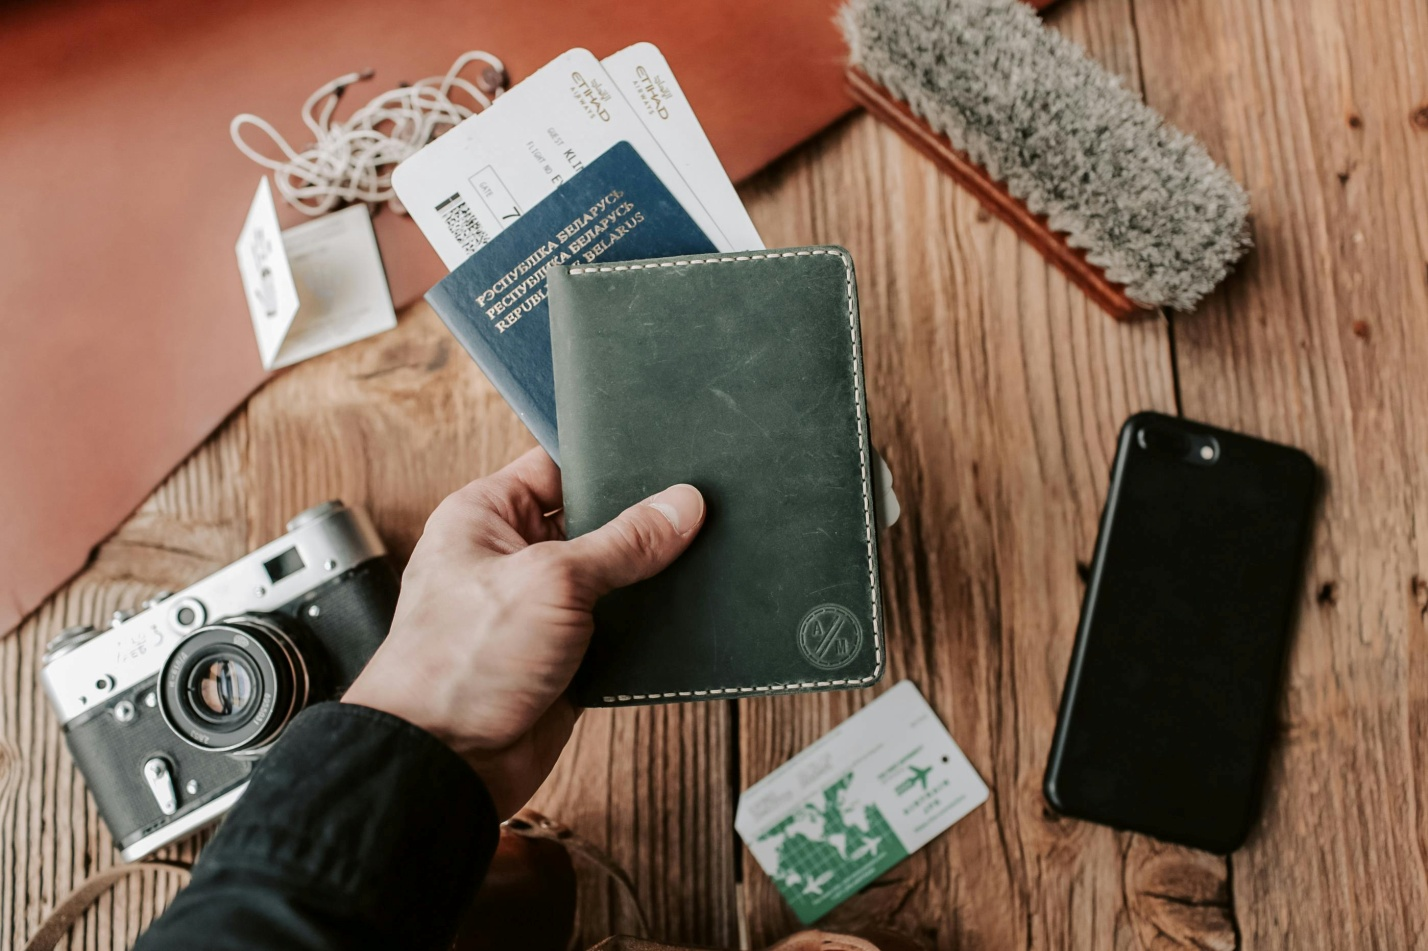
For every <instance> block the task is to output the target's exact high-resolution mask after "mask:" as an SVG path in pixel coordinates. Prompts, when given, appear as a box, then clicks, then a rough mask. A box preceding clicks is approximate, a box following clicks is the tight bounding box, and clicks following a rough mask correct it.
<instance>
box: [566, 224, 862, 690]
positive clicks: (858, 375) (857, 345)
mask: <svg viewBox="0 0 1428 951" xmlns="http://www.w3.org/2000/svg"><path fill="white" fill-rule="evenodd" d="M820 254H829V255H833V256H834V257H837V258H838V260H839V261H840V262H842V264H843V282H844V288H845V291H846V295H847V297H846V305H847V310H848V333H849V337H850V338H851V340H852V351H853V359H852V364H851V369H852V373H853V415H854V419H855V421H856V422H857V424H858V465H859V468H860V470H861V472H860V474H861V476H862V482H863V530H864V532H865V534H866V538H867V548H868V600H869V602H870V604H871V608H872V617H873V670H872V672H871V673H870V674H868V675H867V676H865V677H844V678H841V679H828V680H807V681H800V682H798V683H784V684H762V685H756V686H738V687H708V688H705V689H702V690H668V691H664V692H661V693H632V694H614V695H611V696H605V697H602V698H601V699H602V700H604V702H606V703H628V702H632V701H641V700H674V699H679V698H691V697H692V698H704V697H719V696H727V695H739V694H753V693H787V692H790V691H794V690H807V689H819V688H824V687H860V686H867V685H869V684H873V683H876V682H877V680H878V679H879V678H880V677H881V676H882V673H883V643H882V625H881V618H880V615H879V610H878V609H879V607H880V604H879V602H880V600H881V599H880V597H879V594H880V590H879V583H878V563H877V537H876V535H875V530H874V528H873V496H872V482H871V480H870V479H869V478H868V447H869V441H868V434H867V429H866V427H865V426H864V425H863V420H864V419H866V418H867V414H868V409H867V399H866V397H865V395H864V393H863V346H862V329H861V327H860V326H859V323H860V321H859V320H858V302H857V298H856V296H855V295H854V292H853V261H852V259H851V257H850V256H849V254H848V252H847V251H845V250H843V249H842V248H800V249H797V250H788V251H751V252H746V253H739V252H735V253H728V252H726V253H723V254H710V255H702V256H690V257H687V258H679V259H677V260H673V261H654V262H651V263H648V264H592V265H586V266H580V267H572V268H570V269H569V270H568V271H567V272H566V273H568V274H570V275H571V276H574V275H578V274H603V273H610V272H615V271H644V270H655V269H657V268H666V267H686V266H692V265H698V264H739V263H742V262H753V261H772V260H777V259H779V258H798V257H811V256H813V255H820Z"/></svg>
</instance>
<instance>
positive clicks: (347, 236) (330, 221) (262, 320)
mask: <svg viewBox="0 0 1428 951" xmlns="http://www.w3.org/2000/svg"><path fill="white" fill-rule="evenodd" d="M277 225H278V218H277V209H276V207H275V206H274V204H273V196H272V192H271V190H270V189H269V187H268V180H267V179H266V178H264V179H263V181H262V183H261V184H260V185H259V186H258V194H257V195H255V196H254V198H253V207H252V210H250V211H249V213H248V221H247V223H245V224H244V226H243V232H242V234H241V235H240V237H239V239H238V247H237V250H238V267H239V271H240V272H241V273H242V275H243V286H244V288H245V290H246V291H247V296H248V308H249V311H250V313H251V314H252V317H253V330H254V332H255V333H256V334H257V336H258V352H259V355H260V356H261V357H262V359H263V366H264V367H265V368H267V369H269V370H274V369H277V368H279V367H285V366H290V365H292V364H294V363H297V362H299V361H302V360H306V359H308V358H309V357H315V356H317V355H318V354H320V353H326V352H327V351H329V350H334V349H336V348H337V347H341V346H345V345H347V344H349V343H353V342H355V341H358V340H361V339H363V338H364V337H370V336H372V335H373V334H377V333H381V332H382V331H384V330H391V329H392V328H393V327H395V326H396V325H397V314H396V311H395V309H394V308H393V307H392V294H391V291H390V290H389V289H388V287H387V275H386V272H385V271H384V270H383V269H382V255H381V252H379V251H378V250H377V236H376V234H375V233H374V232H373V230H372V217H371V214H370V212H368V210H367V206H366V205H360V204H359V205H353V206H351V207H349V208H344V209H342V210H341V211H335V212H332V213H331V214H327V215H323V216H322V217H321V218H316V219H314V220H312V221H305V222H303V223H302V224H300V225H295V226H293V227H291V228H289V229H288V230H286V231H283V232H281V233H279V232H278V230H277Z"/></svg>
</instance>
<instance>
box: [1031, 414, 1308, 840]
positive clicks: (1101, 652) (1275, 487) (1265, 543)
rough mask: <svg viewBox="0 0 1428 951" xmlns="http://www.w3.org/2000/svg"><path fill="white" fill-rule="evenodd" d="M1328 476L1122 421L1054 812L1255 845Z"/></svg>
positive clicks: (1227, 443)
mask: <svg viewBox="0 0 1428 951" xmlns="http://www.w3.org/2000/svg"><path fill="white" fill-rule="evenodd" d="M1316 481H1317V478H1316V470H1315V467H1314V462H1313V460H1311V459H1310V458H1309V456H1307V455H1306V454H1305V453H1303V452H1301V451H1299V450H1298V449H1291V448H1289V447H1288V446H1280V445H1276V444H1274V443H1269V442H1265V441H1263V440H1260V439H1254V438H1251V437H1249V436H1242V435H1239V434H1238V433H1231V432H1226V431H1224V430H1222V429H1215V428H1213V427H1211V426H1205V425H1201V424H1199V423H1192V422H1189V421H1188V420H1183V419H1176V418H1173V417H1170V416H1163V415H1161V414H1159V413H1139V414H1137V415H1135V416H1132V417H1131V418H1130V419H1129V420H1127V421H1126V424H1125V426H1124V427H1123V428H1122V429H1121V434H1120V440H1119V447H1118V449H1117V452H1116V460H1115V464H1114V465H1113V466H1112V469H1111V484H1110V490H1109V492H1108V494H1107V497H1106V507H1105V510H1104V511H1103V512H1102V514H1101V528H1100V534H1099V537H1098V538H1097V540H1096V555H1095V560H1094V562H1093V564H1092V565H1091V573H1090V578H1089V579H1088V582H1087V586H1086V596H1085V600H1084V601H1083V602H1082V605H1081V623H1080V625H1079V627H1078V630H1077V632H1076V646H1075V648H1074V650H1073V652H1072V655H1071V666H1070V670H1069V671H1068V672H1067V675H1066V686H1065V689H1064V690H1063V691H1062V694H1061V712H1060V714H1059V715H1058V717H1057V722H1056V735H1055V738H1054V740H1053V742H1052V745H1051V756H1050V760H1049V762H1048V763H1047V767H1046V778H1045V782H1044V791H1045V794H1046V799H1047V801H1048V802H1049V803H1050V804H1051V805H1052V807H1053V808H1055V809H1056V810H1057V811H1058V812H1061V813H1063V814H1065V815H1068V816H1074V817H1077V818H1081V819H1089V820H1091V821H1093V822H1100V823H1104V824H1106V825H1110V826H1115V827H1117V828H1121V829H1129V830H1132V831H1135V832H1143V833H1146V834H1148V835H1152V836H1155V837H1156V838H1159V839H1165V840H1167V841H1170V842H1178V843H1181V844H1184V845H1189V846H1193V847H1195V848H1201V849H1207V850H1209V851H1212V852H1220V853H1225V852H1231V851H1233V850H1235V849H1236V848H1238V847H1239V846H1240V845H1241V844H1242V843H1243V842H1244V840H1245V837H1246V836H1247V835H1248V834H1249V830H1250V826H1251V825H1252V823H1253V821H1254V818H1255V815H1256V813H1257V811H1258V800H1259V792H1260V786H1261V785H1262V781H1263V776H1264V766H1265V761H1266V758H1267V754H1268V751H1269V741H1270V738H1271V735H1272V732H1273V723H1274V711H1275V705H1276V700H1277V697H1278V693H1279V681H1280V674H1281V672H1282V668H1283V666H1284V652H1285V647H1286V645H1287V643H1288V639H1289V633H1290V628H1291V626H1292V624H1293V620H1294V616H1295V609H1296V606H1297V604H1298V602H1299V601H1300V595H1301V586H1302V584H1303V567H1304V556H1305V546H1306V543H1307V541H1308V536H1309V525H1310V519H1311V513H1312V510H1313V506H1314V495H1315V484H1316Z"/></svg>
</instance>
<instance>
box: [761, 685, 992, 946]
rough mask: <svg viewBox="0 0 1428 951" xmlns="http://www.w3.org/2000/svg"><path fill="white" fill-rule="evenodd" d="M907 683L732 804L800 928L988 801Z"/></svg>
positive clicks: (972, 773)
mask: <svg viewBox="0 0 1428 951" xmlns="http://www.w3.org/2000/svg"><path fill="white" fill-rule="evenodd" d="M987 795H988V793H987V785H986V783H984V782H982V779H981V777H980V776H978V775H977V771H976V770H975V769H974V768H973V767H972V764H971V763H970V762H969V761H968V760H967V757H966V756H964V755H963V753H962V751H961V750H960V749H959V748H958V747H957V744H956V743H954V742H953V741H952V737H951V736H950V735H948V733H947V729H946V728H945V727H944V726H943V725H942V722H941V721H940V720H938V719H937V714H936V713H934V712H933V711H932V708H931V707H930V706H928V704H927V701H926V700H924V699H923V697H922V694H921V693H919V692H918V690H917V687H916V686H914V685H913V683H912V682H911V681H909V680H904V681H903V682H902V683H900V684H898V685H897V686H895V687H893V688H892V689H891V690H889V691H888V692H887V693H885V694H883V695H882V696H880V697H878V698H877V699H876V700H874V701H873V702H872V703H869V704H868V705H867V706H866V707H864V708H863V709H862V710H859V711H858V712H857V713H855V714H853V715H852V716H851V717H849V718H848V719H847V720H844V721H843V722H842V723H841V724H839V725H838V726H837V727H835V728H834V729H833V730H832V731H831V732H829V733H828V735H827V736H824V737H823V738H822V739H821V740H818V741H817V742H816V743H814V744H813V745H811V746H809V747H808V748H807V749H805V750H804V751H803V752H801V753H799V754H798V755H797V756H795V757H794V758H793V759H791V760H789V761H788V762H787V763H785V764H784V765H783V766H780V767H779V768H778V769H776V770H774V772H772V773H771V774H769V776H768V777H767V778H765V779H763V780H761V781H759V782H757V783H755V784H754V785H753V786H751V787H750V788H749V789H748V790H747V791H746V792H745V793H744V794H743V795H742V796H740V797H739V809H738V813H737V815H736V816H735V818H734V828H735V829H736V830H738V833H739V836H740V837H741V838H742V839H743V840H744V844H745V845H747V846H748V847H749V851H750V852H752V853H753V854H754V858H756V859H758V862H759V865H761V866H762V867H763V869H764V871H765V872H767V873H768V875H769V877H770V878H771V879H773V881H774V884H775V885H776V886H778V889H779V891H780V892H782V893H783V896H784V898H785V899H787V900H788V903H789V905H790V906H791V907H792V908H793V910H794V912H795V913H796V914H797V915H798V917H799V919H800V920H802V921H803V922H805V923H810V922H813V921H815V920H817V919H818V918H821V917H822V916H823V915H824V914H825V913H827V912H828V911H830V910H832V909H833V907H834V906H836V905H837V904H838V903H839V902H841V901H843V899H845V898H847V897H848V896H849V895H852V894H853V893H854V892H856V891H858V890H859V889H860V888H862V887H863V886H864V885H866V884H868V883H869V882H871V881H872V880H873V879H875V878H877V877H878V876H879V875H881V874H882V873H883V872H884V871H886V870H887V869H889V868H891V867H892V866H894V865H896V864H897V863H898V862H900V861H901V860H902V859H903V858H905V857H906V856H908V855H911V854H912V853H913V852H916V851H917V850H918V849H920V848H922V847H923V846H924V845H926V844H927V843H928V842H930V841H932V840H933V839H934V838H936V837H937V836H938V835H939V834H941V833H942V832H943V831H945V830H946V829H947V828H948V827H949V826H951V825H952V824H953V823H955V822H957V821H958V820H959V819H961V818H962V817H964V816H966V815H967V814H968V813H969V812H971V811H972V810H973V809H975V808H977V806H979V805H981V804H982V803H984V802H986V800H987Z"/></svg>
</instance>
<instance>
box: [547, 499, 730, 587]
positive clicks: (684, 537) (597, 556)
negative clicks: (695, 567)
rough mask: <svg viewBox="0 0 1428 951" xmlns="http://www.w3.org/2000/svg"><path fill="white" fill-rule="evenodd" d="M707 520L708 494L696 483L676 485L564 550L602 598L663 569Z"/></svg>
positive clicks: (575, 539)
mask: <svg viewBox="0 0 1428 951" xmlns="http://www.w3.org/2000/svg"><path fill="white" fill-rule="evenodd" d="M703 524H704V496H702V495H700V494H699V490H698V489H696V488H695V487H694V486H692V485H674V486H670V487H669V488H668V489H665V490H664V491H663V492H660V493H658V494H657V495H652V496H650V497H649V498H647V499H645V500H644V501H643V502H638V503H636V504H634V505H632V506H630V507H629V508H627V509H625V510H624V511H623V512H621V513H620V514H619V515H618V516H616V517H615V518H614V519H612V520H611V521H609V522H606V523H605V524H604V525H602V526H601V527H599V528H597V529H595V531H593V532H589V533H587V534H585V535H581V536H580V537H579V538H572V539H571V540H570V541H568V542H566V543H565V553H566V557H567V558H570V559H571V561H572V562H573V565H574V568H575V570H576V571H577V572H578V573H579V574H580V576H581V577H582V578H583V579H584V580H585V582H586V583H587V584H589V585H590V587H591V588H592V589H593V590H594V594H595V596H596V597H599V596H601V595H603V594H606V593H607V592H609V591H612V590H613V589H615V588H623V587H624V586H625V585H630V584H634V583H635V582H636V581H643V580H645V579H646V578H649V577H651V576H653V575H656V574H658V573H659V572H661V571H663V570H664V569H665V568H667V567H668V566H669V564H670V563H671V562H673V561H674V560H675V559H676V558H678V557H679V556H680V555H681V554H682V553H683V552H684V550H685V549H686V548H688V547H689V543H690V542H692V541H694V536H695V535H696V534H698V532H699V528H700V526H702V525H703Z"/></svg>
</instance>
